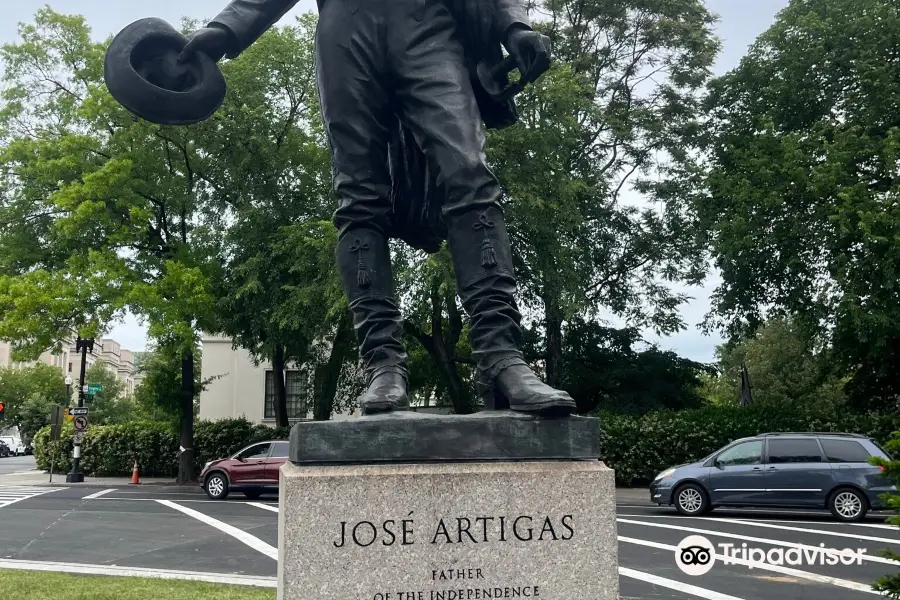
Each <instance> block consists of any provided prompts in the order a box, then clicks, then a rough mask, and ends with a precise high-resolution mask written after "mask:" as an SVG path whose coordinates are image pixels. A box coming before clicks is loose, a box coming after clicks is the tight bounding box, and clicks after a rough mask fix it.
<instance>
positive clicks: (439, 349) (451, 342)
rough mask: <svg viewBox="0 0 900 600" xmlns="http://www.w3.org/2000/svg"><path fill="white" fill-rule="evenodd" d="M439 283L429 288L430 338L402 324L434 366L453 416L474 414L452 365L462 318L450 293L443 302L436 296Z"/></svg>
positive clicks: (438, 294) (434, 283)
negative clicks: (445, 319) (445, 391)
mask: <svg viewBox="0 0 900 600" xmlns="http://www.w3.org/2000/svg"><path fill="white" fill-rule="evenodd" d="M439 284H440V281H439V280H438V279H437V278H435V279H434V280H433V281H432V287H431V335H428V334H426V333H425V332H423V331H422V330H420V329H419V328H418V327H416V326H414V325H413V324H411V323H409V322H408V321H407V322H405V323H404V327H405V328H406V330H407V332H408V333H410V334H412V335H413V336H415V337H416V339H418V340H419V343H420V344H422V346H423V347H424V348H425V350H426V351H427V352H428V355H429V356H431V358H432V359H433V360H434V362H435V364H436V365H437V368H438V372H439V373H440V374H441V378H442V379H443V380H444V383H445V384H446V386H447V394H448V395H449V396H450V402H451V403H452V404H453V412H454V413H456V414H459V415H468V414H471V413H473V412H474V401H473V400H474V398H472V397H471V395H470V394H469V393H468V391H467V390H466V386H465V385H464V384H463V381H462V377H460V376H459V367H458V366H457V364H456V344H457V343H458V342H459V336H460V334H461V333H462V327H463V325H462V316H461V315H460V314H459V308H458V307H457V306H456V297H455V296H454V295H453V294H452V293H451V294H449V295H448V296H447V297H446V298H444V297H442V296H441V294H440V285H439ZM445 302H446V305H447V314H448V319H447V320H448V327H447V331H446V332H444V326H443V308H444V303H445Z"/></svg>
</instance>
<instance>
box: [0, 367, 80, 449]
mask: <svg viewBox="0 0 900 600" xmlns="http://www.w3.org/2000/svg"><path fill="white" fill-rule="evenodd" d="M0 402H3V403H4V404H5V405H6V423H7V424H8V425H15V426H17V427H18V428H19V433H20V434H21V436H22V438H23V440H30V439H32V436H34V434H35V433H37V431H38V430H39V429H40V428H41V427H43V426H44V425H47V424H48V423H50V407H51V406H53V405H54V404H60V405H62V406H66V405H67V403H68V399H67V398H66V381H65V378H64V377H63V374H62V371H60V369H59V368H58V367H52V366H50V365H48V364H44V363H37V364H34V365H31V366H28V367H24V368H21V369H16V368H0Z"/></svg>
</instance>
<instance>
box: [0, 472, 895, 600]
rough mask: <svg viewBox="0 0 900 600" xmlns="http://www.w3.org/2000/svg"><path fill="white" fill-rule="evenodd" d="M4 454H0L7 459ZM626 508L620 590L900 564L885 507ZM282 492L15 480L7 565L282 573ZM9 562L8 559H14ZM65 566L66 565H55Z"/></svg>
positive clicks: (741, 591)
mask: <svg viewBox="0 0 900 600" xmlns="http://www.w3.org/2000/svg"><path fill="white" fill-rule="evenodd" d="M0 462H2V461H0ZM630 502H631V503H630V504H629V503H625V502H623V503H620V504H619V506H618V532H619V548H618V550H619V564H620V585H621V591H620V594H621V599H622V600H638V599H640V600H660V599H667V600H682V599H688V598H706V599H709V600H772V599H773V598H777V599H779V600H782V599H783V600H800V599H804V600H805V599H809V600H812V599H815V600H852V599H853V598H864V597H866V596H870V595H871V592H870V591H867V588H868V586H869V585H870V584H871V583H872V582H873V581H874V580H875V579H877V578H878V577H879V576H880V575H882V574H886V573H891V572H896V571H897V564H896V563H893V564H891V563H889V562H888V561H885V560H884V559H880V558H879V557H878V556H877V551H878V550H879V549H881V548H885V547H888V546H892V547H894V548H895V549H896V548H898V547H900V530H898V529H897V528H896V527H892V526H888V525H885V524H884V517H883V516H880V517H874V518H869V519H868V520H867V521H866V522H865V523H862V524H853V525H850V524H841V523H836V522H834V521H832V520H831V518H830V516H829V515H827V514H825V513H820V512H788V511H772V510H769V511H759V510H757V511H749V510H717V511H716V512H714V513H713V514H712V515H710V516H709V517H706V518H684V517H679V516H677V515H675V514H674V512H673V510H671V509H666V508H660V507H654V506H649V505H647V504H645V503H643V502H637V501H635V500H632V501H630ZM277 510H278V509H277V498H275V497H263V498H262V499H260V500H259V501H257V502H248V501H246V500H243V499H242V498H241V497H240V496H239V495H238V496H235V498H234V499H230V500H228V501H225V502H213V501H209V500H207V499H206V497H205V496H203V495H202V494H201V493H200V491H199V490H197V492H186V491H184V490H175V489H171V488H169V489H167V488H165V487H150V486H147V487H144V488H126V489H108V490H103V489H91V488H84V487H78V488H25V487H22V488H12V487H9V486H7V487H5V488H4V487H2V486H0V532H2V534H0V563H2V562H3V561H4V560H6V559H11V560H12V561H23V560H24V561H50V562H55V563H66V564H73V563H78V564H82V565H85V564H86V565H94V566H97V568H109V567H111V566H116V567H119V568H150V569H167V570H182V571H184V570H187V571H199V572H205V573H218V574H222V575H226V574H227V575H241V576H257V577H266V578H272V577H275V575H276V561H277V550H276V549H277V546H278V543H277V536H278V532H277V517H278V515H277ZM688 535H702V536H704V537H706V538H708V539H709V540H710V541H711V542H712V543H713V544H720V543H732V544H735V546H737V547H740V546H741V544H742V543H746V544H748V546H750V547H758V548H761V549H763V550H764V551H768V550H770V549H773V548H783V549H784V548H786V547H787V546H790V545H797V544H803V545H806V546H808V547H809V548H807V551H813V550H815V549H816V548H818V547H820V546H821V545H824V546H825V547H827V548H836V549H843V548H852V549H857V548H864V549H865V550H866V552H867V554H866V555H865V557H866V558H865V559H864V560H862V561H861V564H853V565H842V564H838V565H835V566H829V565H827V564H819V562H821V560H818V561H817V560H816V559H815V558H813V563H814V564H802V565H794V566H791V565H786V566H782V567H778V566H772V565H767V566H765V567H762V566H760V565H757V566H755V567H754V568H752V569H750V568H748V566H747V565H740V564H737V565H736V564H731V565H725V564H721V563H717V564H715V565H714V566H713V568H712V570H711V571H710V572H709V573H707V574H705V575H700V576H690V575H687V574H685V573H683V572H682V571H680V570H679V568H678V567H677V565H676V563H675V559H674V557H675V552H674V550H675V546H677V545H678V544H679V542H681V541H682V539H684V538H685V537H686V536H688ZM9 562H10V561H9V560H7V566H9V564H8V563H9ZM56 568H61V569H62V570H65V567H55V569H56Z"/></svg>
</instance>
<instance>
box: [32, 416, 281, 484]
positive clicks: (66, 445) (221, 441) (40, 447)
mask: <svg viewBox="0 0 900 600" xmlns="http://www.w3.org/2000/svg"><path fill="white" fill-rule="evenodd" d="M73 433H74V429H73V427H72V424H71V423H66V425H65V426H64V427H63V431H62V434H61V436H60V439H59V441H57V442H51V441H50V427H44V428H43V429H41V430H40V431H39V432H38V434H37V435H36V436H35V441H34V456H35V460H36V462H37V466H38V468H39V469H44V470H49V468H50V459H51V455H52V451H53V450H55V452H56V457H55V462H54V470H55V471H56V472H66V471H68V469H69V468H70V466H71V456H72V434H73ZM288 434H289V430H288V429H277V428H272V427H267V426H265V425H254V424H253V423H251V422H250V421H247V420H246V419H223V420H221V421H200V422H198V423H197V424H196V426H195V430H194V436H195V437H194V440H195V444H196V452H195V453H194V457H195V465H194V468H195V472H198V473H199V470H200V468H202V467H203V464H204V463H205V462H206V461H208V460H213V459H216V458H225V457H227V456H229V455H231V454H233V453H234V452H236V451H238V450H240V449H241V448H243V447H244V446H247V445H248V444H252V443H254V442H259V441H263V440H271V439H287V437H288ZM177 453H178V434H177V430H176V429H175V428H173V427H172V425H171V424H168V423H156V422H136V423H127V424H124V425H105V426H103V425H98V426H95V425H91V426H90V427H89V428H88V431H87V433H86V434H85V436H84V442H83V443H82V445H81V457H82V458H81V464H82V467H83V469H84V472H85V474H86V475H88V476H91V477H104V476H127V475H130V474H131V470H132V467H133V466H134V461H135V459H137V461H138V464H139V465H140V468H141V474H142V475H144V476H147V477H174V476H175V474H176V472H177V470H178V459H177Z"/></svg>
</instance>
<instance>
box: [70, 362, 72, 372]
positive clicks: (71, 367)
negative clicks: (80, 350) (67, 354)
mask: <svg viewBox="0 0 900 600" xmlns="http://www.w3.org/2000/svg"><path fill="white" fill-rule="evenodd" d="M71 372H72V363H69V373H71Z"/></svg>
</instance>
